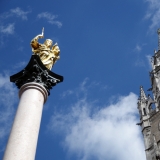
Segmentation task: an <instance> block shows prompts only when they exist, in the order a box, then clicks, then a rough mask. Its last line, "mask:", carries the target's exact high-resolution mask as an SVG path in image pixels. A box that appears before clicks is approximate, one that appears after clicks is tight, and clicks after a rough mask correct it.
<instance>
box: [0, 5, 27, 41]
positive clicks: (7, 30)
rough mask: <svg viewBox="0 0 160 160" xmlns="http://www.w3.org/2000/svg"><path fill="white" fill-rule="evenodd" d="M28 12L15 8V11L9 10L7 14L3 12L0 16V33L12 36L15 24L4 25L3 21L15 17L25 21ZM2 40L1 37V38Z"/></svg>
mask: <svg viewBox="0 0 160 160" xmlns="http://www.w3.org/2000/svg"><path fill="white" fill-rule="evenodd" d="M28 13H30V11H26V12H25V11H23V10H22V9H21V8H19V7H17V8H15V9H11V10H10V11H9V12H4V13H2V14H1V15H0V32H1V33H3V34H4V35H5V34H14V30H15V22H13V23H9V24H6V23H5V21H4V20H6V19H8V18H11V17H14V16H17V17H19V18H21V19H22V20H27V14H28ZM1 39H2V36H1Z"/></svg>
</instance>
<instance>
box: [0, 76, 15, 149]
mask: <svg viewBox="0 0 160 160" xmlns="http://www.w3.org/2000/svg"><path fill="white" fill-rule="evenodd" d="M16 92H17V90H16V88H15V87H13V84H12V83H11V82H9V76H8V75H2V74H0V97H1V98H0V106H1V107H0V142H1V143H0V144H1V145H0V146H1V147H2V148H3V147H4V146H3V143H2V142H3V140H4V138H5V137H6V135H8V133H9V131H10V128H11V123H12V120H13V115H14V112H15V110H14V107H13V105H14V104H15V102H16V101H17V99H18V96H16Z"/></svg>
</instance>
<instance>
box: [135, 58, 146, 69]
mask: <svg viewBox="0 0 160 160" xmlns="http://www.w3.org/2000/svg"><path fill="white" fill-rule="evenodd" d="M135 66H136V67H145V63H144V61H143V60H142V59H139V58H138V59H137V60H136V62H135Z"/></svg>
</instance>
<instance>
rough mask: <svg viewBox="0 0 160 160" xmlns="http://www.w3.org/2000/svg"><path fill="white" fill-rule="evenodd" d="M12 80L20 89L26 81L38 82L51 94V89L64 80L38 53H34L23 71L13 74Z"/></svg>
mask: <svg viewBox="0 0 160 160" xmlns="http://www.w3.org/2000/svg"><path fill="white" fill-rule="evenodd" d="M10 81H11V82H13V83H15V84H16V86H17V87H18V88H19V89H20V88H21V87H22V86H23V85H25V84H26V83H30V82H34V83H38V84H40V85H41V86H43V87H44V88H45V89H46V90H47V92H48V95H50V89H52V87H53V86H55V85H56V84H57V83H60V82H63V77H62V76H60V75H58V74H55V73H53V72H52V71H50V70H49V69H47V68H46V67H45V66H44V65H43V63H42V62H41V60H40V58H39V56H38V55H32V56H31V59H30V61H29V63H28V65H27V66H26V67H25V68H24V69H23V70H22V71H20V72H18V73H17V74H14V75H12V76H11V77H10Z"/></svg>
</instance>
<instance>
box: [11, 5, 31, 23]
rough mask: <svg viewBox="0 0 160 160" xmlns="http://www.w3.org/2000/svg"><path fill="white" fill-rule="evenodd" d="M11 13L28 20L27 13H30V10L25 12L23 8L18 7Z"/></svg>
mask: <svg viewBox="0 0 160 160" xmlns="http://www.w3.org/2000/svg"><path fill="white" fill-rule="evenodd" d="M11 13H12V14H14V15H16V16H17V17H20V18H22V19H23V20H27V14H28V13H30V11H27V12H25V11H23V10H22V9H21V8H19V7H17V8H15V9H11Z"/></svg>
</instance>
